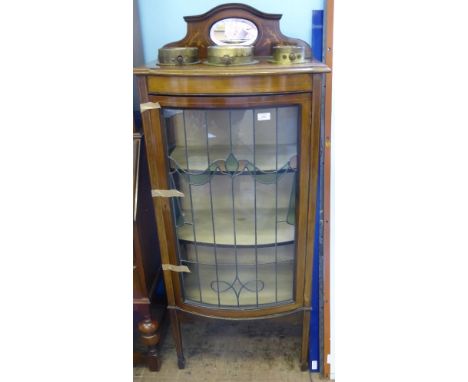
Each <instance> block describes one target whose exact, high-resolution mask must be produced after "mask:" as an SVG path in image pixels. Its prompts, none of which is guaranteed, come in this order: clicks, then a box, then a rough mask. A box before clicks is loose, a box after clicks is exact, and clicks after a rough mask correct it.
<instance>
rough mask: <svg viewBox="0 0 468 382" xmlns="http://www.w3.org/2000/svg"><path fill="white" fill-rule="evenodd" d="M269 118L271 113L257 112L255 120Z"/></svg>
mask: <svg viewBox="0 0 468 382" xmlns="http://www.w3.org/2000/svg"><path fill="white" fill-rule="evenodd" d="M270 119H271V113H258V114H257V121H269V120H270Z"/></svg>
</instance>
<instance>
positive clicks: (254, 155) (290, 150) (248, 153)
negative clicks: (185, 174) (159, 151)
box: [170, 144, 297, 171]
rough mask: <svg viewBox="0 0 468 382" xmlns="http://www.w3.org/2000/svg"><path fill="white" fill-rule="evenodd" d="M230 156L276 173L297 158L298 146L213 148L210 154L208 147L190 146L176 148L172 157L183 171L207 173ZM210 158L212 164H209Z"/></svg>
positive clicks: (210, 149)
mask: <svg viewBox="0 0 468 382" xmlns="http://www.w3.org/2000/svg"><path fill="white" fill-rule="evenodd" d="M276 149H277V150H276ZM276 152H277V156H276V155H275V153H276ZM230 154H233V155H234V156H235V157H236V158H237V159H239V160H247V161H249V162H250V163H252V164H255V167H257V169H259V170H261V171H276V170H279V169H281V168H282V167H284V166H285V165H286V164H287V163H288V162H289V161H290V159H291V158H293V157H295V156H296V154H297V145H296V144H291V145H287V144H282V145H278V146H276V145H274V144H273V145H255V150H254V149H253V147H252V146H233V147H232V149H231V147H230V146H212V147H210V148H209V152H208V151H207V149H206V147H190V146H189V147H187V150H186V149H185V147H183V146H176V147H175V148H174V149H173V150H172V152H171V154H170V157H171V158H172V159H173V160H174V161H175V162H176V163H177V164H178V166H179V167H180V168H181V169H183V170H188V171H206V170H207V169H208V167H209V166H210V165H211V164H212V163H214V162H215V161H217V160H226V158H228V157H229V155H230ZM208 156H209V162H210V163H208ZM187 157H188V164H187ZM254 159H255V161H254Z"/></svg>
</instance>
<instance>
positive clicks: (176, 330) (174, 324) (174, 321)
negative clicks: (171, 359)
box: [170, 309, 185, 369]
mask: <svg viewBox="0 0 468 382" xmlns="http://www.w3.org/2000/svg"><path fill="white" fill-rule="evenodd" d="M170 315H171V328H172V336H173V337H174V343H175V347H176V351H177V366H178V367H179V369H185V358H184V351H183V348H182V333H181V331H180V320H179V317H178V316H177V311H176V310H174V309H170Z"/></svg>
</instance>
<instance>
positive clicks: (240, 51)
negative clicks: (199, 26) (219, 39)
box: [205, 45, 258, 66]
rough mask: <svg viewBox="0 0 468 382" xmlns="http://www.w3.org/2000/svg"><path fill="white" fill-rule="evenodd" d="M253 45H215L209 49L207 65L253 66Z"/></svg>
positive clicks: (254, 62) (254, 61) (255, 61)
mask: <svg viewBox="0 0 468 382" xmlns="http://www.w3.org/2000/svg"><path fill="white" fill-rule="evenodd" d="M253 51H254V47H253V46H252V45H213V46H209V47H208V57H207V61H205V64H208V65H216V66H228V65H230V66H236V65H251V64H256V63H257V62H258V61H257V60H254V55H253Z"/></svg>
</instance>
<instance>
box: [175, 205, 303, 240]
mask: <svg viewBox="0 0 468 382" xmlns="http://www.w3.org/2000/svg"><path fill="white" fill-rule="evenodd" d="M287 213H288V210H287V209H286V208H282V209H278V220H286V216H287ZM235 215H236V216H235V231H236V235H235V238H236V240H234V227H233V226H234V224H233V216H232V210H220V211H217V212H216V214H215V220H214V224H215V235H213V223H212V219H211V211H210V210H202V211H197V216H196V222H195V225H194V226H193V225H191V224H184V225H183V226H181V227H179V228H177V235H178V237H179V240H182V241H188V242H194V241H197V244H201V245H203V244H205V245H206V244H207V245H213V244H214V236H216V244H217V245H225V246H233V245H234V244H236V245H237V246H254V245H261V246H266V245H268V246H271V245H274V243H275V220H276V214H275V210H274V209H258V208H257V240H256V241H255V219H254V217H253V211H250V210H236V214H235ZM294 228H295V227H294V226H293V225H290V224H288V223H286V222H285V221H284V222H283V221H281V222H279V223H278V229H277V238H276V242H277V243H278V244H282V243H289V242H293V241H294V233H295V229H294ZM194 230H195V237H194V232H193V231H194ZM195 239H196V240H195Z"/></svg>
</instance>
